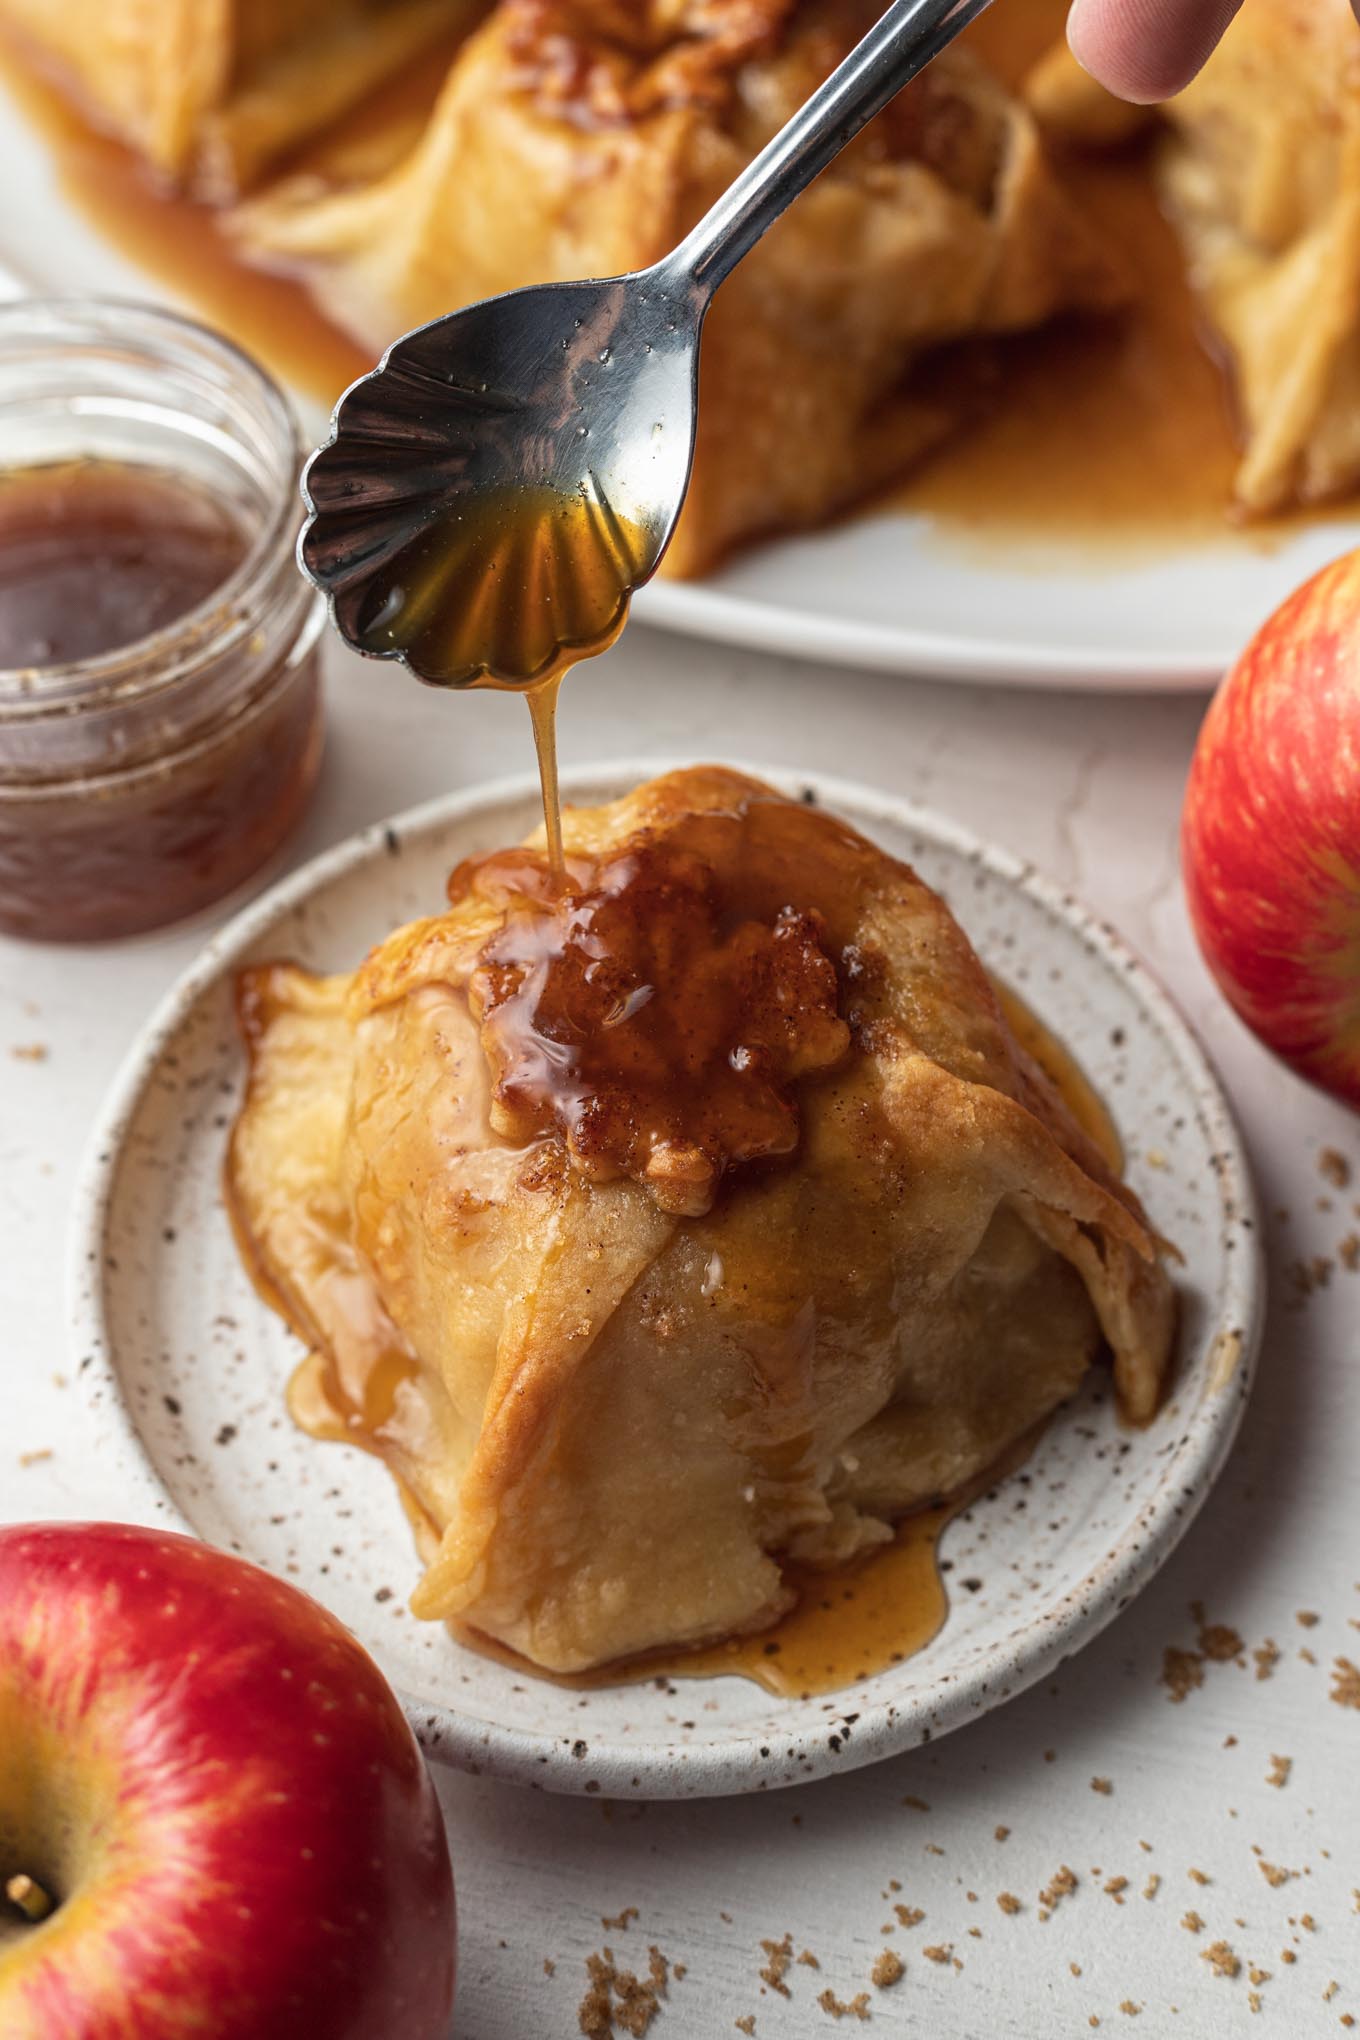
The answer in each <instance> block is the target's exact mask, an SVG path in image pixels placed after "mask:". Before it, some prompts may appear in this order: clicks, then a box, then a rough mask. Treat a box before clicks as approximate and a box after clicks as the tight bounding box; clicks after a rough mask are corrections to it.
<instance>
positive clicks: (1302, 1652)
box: [1299, 1645, 1317, 1665]
mask: <svg viewBox="0 0 1360 2040" xmlns="http://www.w3.org/2000/svg"><path fill="white" fill-rule="evenodd" d="M1299 1656H1300V1657H1301V1658H1302V1659H1303V1662H1304V1663H1305V1664H1306V1665H1315V1664H1316V1663H1317V1659H1316V1658H1315V1657H1314V1656H1313V1653H1312V1651H1311V1650H1309V1649H1307V1647H1306V1646H1303V1645H1301V1646H1300V1648H1299Z"/></svg>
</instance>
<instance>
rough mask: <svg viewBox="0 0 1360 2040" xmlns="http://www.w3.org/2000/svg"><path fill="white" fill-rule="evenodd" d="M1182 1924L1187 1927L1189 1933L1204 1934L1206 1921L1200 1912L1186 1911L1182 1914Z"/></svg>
mask: <svg viewBox="0 0 1360 2040" xmlns="http://www.w3.org/2000/svg"><path fill="white" fill-rule="evenodd" d="M1181 1925H1182V1926H1183V1927H1184V1928H1185V1931H1186V1933H1187V1934H1202V1933H1203V1932H1204V1922H1203V1920H1202V1919H1201V1918H1200V1916H1199V1914H1198V1913H1197V1912H1194V1911H1191V1912H1188V1913H1185V1914H1184V1915H1183V1916H1182V1918H1181Z"/></svg>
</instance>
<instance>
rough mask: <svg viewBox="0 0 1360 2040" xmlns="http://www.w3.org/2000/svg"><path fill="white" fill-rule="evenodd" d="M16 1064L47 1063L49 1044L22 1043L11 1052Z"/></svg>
mask: <svg viewBox="0 0 1360 2040" xmlns="http://www.w3.org/2000/svg"><path fill="white" fill-rule="evenodd" d="M10 1054H11V1055H12V1056H13V1057H14V1060H15V1061H16V1062H33V1063H38V1062H46V1061H47V1057H48V1048H47V1044H46V1043H45V1042H42V1041H20V1042H17V1043H16V1044H15V1046H14V1047H13V1048H12V1049H11V1050H10Z"/></svg>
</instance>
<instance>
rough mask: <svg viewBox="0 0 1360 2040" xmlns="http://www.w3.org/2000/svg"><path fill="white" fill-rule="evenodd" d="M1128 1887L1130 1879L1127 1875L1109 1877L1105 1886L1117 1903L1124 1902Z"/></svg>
mask: <svg viewBox="0 0 1360 2040" xmlns="http://www.w3.org/2000/svg"><path fill="white" fill-rule="evenodd" d="M1128 1888H1129V1880H1128V1878H1127V1877H1107V1878H1106V1880H1105V1883H1104V1886H1103V1889H1104V1890H1105V1891H1106V1893H1107V1894H1108V1895H1109V1897H1111V1898H1112V1899H1113V1900H1114V1901H1115V1903H1116V1904H1117V1905H1122V1904H1123V1903H1124V1893H1125V1892H1126V1891H1127V1890H1128Z"/></svg>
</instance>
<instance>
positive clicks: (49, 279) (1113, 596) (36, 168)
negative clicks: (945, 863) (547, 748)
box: [0, 91, 1360, 689]
mask: <svg viewBox="0 0 1360 2040" xmlns="http://www.w3.org/2000/svg"><path fill="white" fill-rule="evenodd" d="M0 163H3V165H4V170H5V188H6V195H7V203H6V205H5V208H4V216H3V219H0V263H3V264H4V265H5V266H6V268H7V269H8V271H9V272H10V273H9V276H8V278H6V277H4V276H0V296H4V295H9V294H13V293H14V292H15V291H39V292H70V291H95V292H103V293H114V294H118V295H131V296H139V297H144V298H145V297H150V298H153V299H161V300H165V301H167V302H179V303H181V305H182V307H183V308H185V309H188V310H191V311H192V310H193V305H192V302H186V301H185V300H183V299H177V298H176V295H175V293H174V291H173V289H171V288H170V287H169V286H168V285H167V283H166V282H165V281H164V279H162V278H159V277H155V276H152V275H150V274H149V273H148V272H147V271H145V270H143V269H140V268H138V267H137V266H136V265H135V264H134V263H132V262H131V261H130V260H129V259H128V258H126V257H125V256H123V255H121V254H120V253H118V252H117V251H116V250H115V249H113V248H111V247H110V246H109V245H108V244H107V243H106V242H105V241H103V240H102V239H101V238H100V236H99V235H98V234H97V233H96V232H95V231H94V230H93V229H92V228H91V227H90V226H89V225H88V224H87V222H86V221H85V220H83V219H82V218H81V217H80V216H79V214H78V213H77V212H75V211H74V210H73V208H72V207H71V205H70V204H69V202H68V201H67V200H66V199H65V198H64V197H63V196H62V194H61V191H60V189H59V188H58V185H57V182H56V179H55V177H54V174H53V170H52V165H51V161H50V159H49V156H48V152H47V148H46V145H45V144H44V143H43V141H42V140H41V138H40V137H39V136H38V135H37V134H36V133H35V132H34V130H33V129H32V127H31V126H30V125H29V123H28V121H27V120H26V119H25V117H24V116H23V114H22V113H21V112H20V111H19V110H18V108H17V107H16V106H15V104H14V102H13V101H12V100H11V99H10V98H9V97H8V96H7V95H6V94H5V93H4V92H3V91H0ZM299 404H300V408H301V409H302V411H303V414H304V418H305V421H306V425H307V429H308V431H309V432H310V433H312V434H313V435H319V434H320V433H321V432H322V431H323V430H324V427H325V417H324V414H323V413H322V412H321V411H320V409H319V408H318V407H317V406H316V405H315V404H308V403H307V402H305V401H304V400H302V399H299ZM1357 542H1360V517H1357V516H1356V515H1354V514H1352V515H1350V516H1345V515H1338V516H1337V517H1336V518H1335V519H1331V520H1328V521H1327V522H1325V523H1320V524H1316V525H1312V526H1307V527H1304V528H1302V529H1300V530H1299V531H1297V532H1295V533H1292V534H1290V535H1288V536H1287V537H1285V538H1284V539H1282V540H1281V541H1280V542H1279V543H1278V545H1277V546H1276V548H1275V549H1274V550H1272V551H1269V552H1265V551H1262V550H1261V548H1260V545H1259V544H1258V542H1257V541H1255V540H1254V539H1252V538H1251V537H1250V536H1249V535H1248V534H1245V533H1242V534H1234V533H1232V532H1230V531H1227V530H1225V532H1224V534H1223V537H1222V540H1221V542H1219V543H1217V544H1214V545H1198V546H1196V547H1194V548H1193V549H1192V550H1190V551H1185V552H1179V553H1178V552H1177V551H1176V550H1174V549H1171V548H1168V550H1166V551H1164V552H1162V553H1160V554H1159V553H1156V552H1152V551H1150V550H1149V549H1148V548H1146V547H1143V548H1141V549H1140V550H1138V551H1137V552H1136V553H1134V554H1131V555H1129V556H1124V557H1121V556H1119V555H1117V554H1116V553H1115V552H1114V551H1113V550H1112V551H1111V552H1110V553H1109V555H1108V556H1105V555H1083V556H1081V557H1079V558H1075V559H1074V558H1073V557H1072V556H1071V554H1070V553H1068V552H1065V551H1064V550H1062V549H1060V548H1055V547H1051V546H1050V547H1049V548H1048V549H1047V551H1046V552H1043V553H1035V552H1034V551H1033V549H1032V548H1031V549H1026V551H1025V552H1024V553H1023V554H1022V552H1021V551H1020V550H1018V549H1017V550H1016V551H1014V552H1012V553H1008V552H1007V551H1005V550H1003V549H1002V548H1000V547H998V546H996V545H994V544H993V545H990V546H989V547H988V549H987V550H986V551H985V552H981V551H977V550H975V549H970V548H969V547H968V546H967V545H966V544H959V543H955V542H953V541H952V540H950V539H949V538H947V537H946V536H945V535H943V534H942V533H940V532H939V531H937V530H935V529H934V528H933V527H932V525H931V523H930V521H929V520H928V519H927V518H924V517H920V516H905V515H902V514H894V513H886V514H884V515H882V516H876V517H866V518H861V519H856V520H854V521H852V522H850V523H847V524H845V525H842V526H841V527H839V528H838V529H835V530H831V531H823V532H818V533H815V534H814V535H813V536H811V537H808V538H797V539H788V540H783V541H780V542H778V543H774V544H769V545H764V546H759V547H757V548H756V549H755V550H754V551H752V552H751V553H749V554H747V555H746V556H745V557H744V558H742V559H741V560H739V561H738V562H737V563H736V564H735V565H733V566H731V567H729V568H727V569H725V570H724V571H723V572H722V573H720V574H717V575H715V576H713V577H712V578H711V579H709V580H707V581H703V582H698V583H681V582H655V583H653V585H652V586H651V587H650V588H647V589H644V590H643V592H642V594H641V596H640V597H639V599H638V603H637V615H638V616H639V618H641V619H642V620H643V621H645V622H649V623H653V624H657V625H660V626H661V627H662V628H663V629H666V630H675V631H682V632H685V633H687V634H688V635H691V636H694V637H699V638H708V639H716V640H718V641H719V642H722V643H727V644H736V645H745V646H751V647H754V648H756V649H758V650H762V651H770V652H779V653H782V654H784V655H786V656H789V657H793V658H800V659H818V660H823V661H825V662H827V663H828V664H832V665H837V666H863V667H874V668H878V669H882V670H886V671H889V672H901V673H925V674H933V675H937V676H940V677H945V678H948V679H951V680H989V681H996V682H1003V683H1009V684H1014V685H1018V686H1028V687H1045V686H1055V687H1070V688H1094V689H1109V688H1146V689H1166V688H1203V687H1206V686H1209V685H1212V684H1213V683H1214V682H1215V681H1216V680H1217V679H1218V678H1219V676H1220V674H1221V673H1222V672H1223V671H1224V669H1225V667H1226V666H1228V665H1229V664H1230V663H1231V661H1232V660H1233V659H1234V658H1235V657H1236V655H1237V653H1238V652H1239V651H1240V650H1241V648H1242V646H1243V645H1244V644H1245V642H1246V640H1247V638H1248V637H1249V636H1250V635H1251V633H1252V631H1253V630H1254V629H1255V627H1256V625H1257V624H1258V623H1259V622H1261V620H1262V619H1263V618H1264V617H1265V616H1267V615H1268V614H1269V613H1270V611H1271V610H1272V609H1273V608H1275V606H1276V604H1277V603H1279V602H1281V601H1282V600H1283V599H1284V597H1285V596H1286V595H1287V594H1288V593H1289V591H1290V589H1291V588H1294V587H1296V586H1297V585H1298V583H1299V582H1300V581H1301V580H1302V579H1303V578H1304V576H1305V575H1307V574H1309V573H1311V572H1312V571H1313V569H1314V568H1316V567H1319V566H1321V565H1322V564H1323V563H1324V562H1325V561H1326V560H1329V559H1332V558H1334V557H1335V556H1336V555H1337V554H1338V553H1340V552H1344V551H1346V550H1347V548H1348V547H1350V546H1353V545H1355V544H1356V543H1357Z"/></svg>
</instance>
